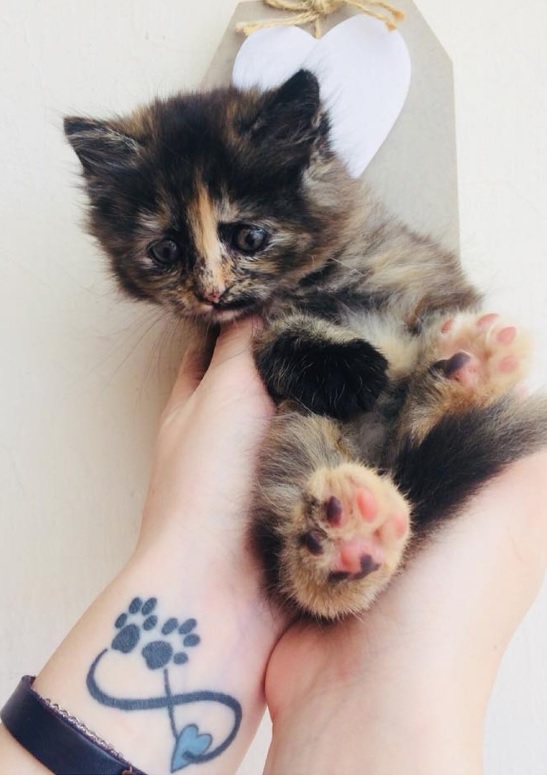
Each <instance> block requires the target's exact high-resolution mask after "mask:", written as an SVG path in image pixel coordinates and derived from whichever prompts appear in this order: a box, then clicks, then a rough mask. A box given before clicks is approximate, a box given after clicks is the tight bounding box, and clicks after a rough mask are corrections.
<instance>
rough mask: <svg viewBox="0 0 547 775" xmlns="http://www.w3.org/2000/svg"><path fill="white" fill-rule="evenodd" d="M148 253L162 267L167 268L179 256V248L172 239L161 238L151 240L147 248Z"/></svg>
mask: <svg viewBox="0 0 547 775" xmlns="http://www.w3.org/2000/svg"><path fill="white" fill-rule="evenodd" d="M148 255H149V256H150V258H153V259H154V261H155V262H156V264H158V266H159V267H161V268H162V269H168V268H169V267H171V266H173V264H174V263H175V261H176V260H177V259H178V257H179V256H180V250H179V246H178V245H177V243H176V242H175V241H174V240H172V239H162V240H159V241H158V242H153V243H152V244H151V245H150V246H149V248H148Z"/></svg>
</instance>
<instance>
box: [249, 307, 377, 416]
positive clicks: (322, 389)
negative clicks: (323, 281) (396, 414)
mask: <svg viewBox="0 0 547 775" xmlns="http://www.w3.org/2000/svg"><path fill="white" fill-rule="evenodd" d="M255 358H256V363H257V367H258V370H259V372H260V374H261V376H262V379H263V380H264V382H265V384H266V386H267V388H268V390H269V392H270V393H271V395H272V396H273V397H274V398H286V399H290V400H293V401H295V402H297V403H298V404H300V405H301V406H303V407H305V408H306V409H311V411H313V412H316V413H318V414H324V415H328V416H330V417H334V418H336V419H340V420H347V419H349V418H350V417H352V416H354V415H355V414H358V413H359V412H363V411H367V410H369V409H371V408H372V406H373V405H374V403H375V401H376V399H377V397H378V396H379V394H380V393H381V392H382V390H383V389H384V388H385V386H386V383H387V377H386V367H387V361H386V359H385V358H384V356H383V355H382V354H381V353H380V352H379V351H378V350H377V349H375V348H374V347H373V346H372V345H371V344H369V343H368V342H366V341H364V340H363V339H361V338H359V337H358V336H356V335H355V334H354V333H352V332H351V331H348V330H346V329H343V328H341V327H340V326H336V325H334V324H331V323H328V322H326V321H324V320H321V319H319V318H313V317H311V316H307V315H296V314H295V315H290V316H287V317H284V318H279V319H277V320H275V321H274V322H273V323H272V324H271V325H270V326H269V327H268V328H266V329H265V330H264V331H263V332H262V334H261V335H260V336H259V338H258V339H257V340H256V342H255Z"/></svg>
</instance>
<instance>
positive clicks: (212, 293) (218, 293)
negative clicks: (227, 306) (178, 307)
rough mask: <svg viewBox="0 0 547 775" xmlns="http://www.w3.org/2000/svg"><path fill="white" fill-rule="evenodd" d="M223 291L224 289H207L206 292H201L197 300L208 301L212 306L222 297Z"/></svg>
mask: <svg viewBox="0 0 547 775" xmlns="http://www.w3.org/2000/svg"><path fill="white" fill-rule="evenodd" d="M225 290H226V288H208V289H207V290H203V291H202V292H201V293H200V294H199V296H198V298H200V299H201V300H202V301H210V302H211V303H212V304H217V302H218V301H220V299H221V298H222V296H223V295H224V291H225ZM196 295H197V294H196Z"/></svg>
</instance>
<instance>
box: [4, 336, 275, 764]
mask: <svg viewBox="0 0 547 775" xmlns="http://www.w3.org/2000/svg"><path fill="white" fill-rule="evenodd" d="M252 330H253V322H252V321H247V322H244V323H241V324H237V325H233V326H231V327H230V328H228V329H226V330H224V331H223V332H222V333H221V334H220V336H219V338H218V341H217V342H216V345H215V348H214V353H213V355H212V359H211V362H210V364H209V365H208V360H209V357H208V354H207V348H202V347H201V346H198V347H197V348H196V347H192V349H190V350H189V351H188V353H187V355H186V357H185V358H184V361H183V364H182V366H181V369H180V373H179V376H178V378H177V380H176V383H175V386H174V388H173V392H172V395H171V398H170V400H169V403H168V405H167V407H166V409H165V411H164V413H163V416H162V419H161V423H160V430H159V434H158V441H157V445H156V451H155V456H154V462H153V467H152V477H151V484H150V489H149V493H148V498H147V501H146V505H145V509H144V515H143V522H142V530H141V535H140V538H139V541H138V544H137V548H136V550H135V552H134V554H133V556H132V557H131V558H130V560H129V562H128V563H127V565H126V566H125V567H124V568H123V569H122V570H121V571H120V573H119V574H118V576H117V577H116V578H115V579H114V580H113V581H112V582H111V583H110V585H109V586H108V587H107V588H106V590H105V591H104V592H103V593H102V594H101V595H100V596H99V597H98V598H97V599H96V600H95V602H94V603H93V605H92V606H91V607H90V608H89V609H88V610H87V612H86V613H85V614H84V615H83V616H82V618H81V619H80V621H79V622H78V623H77V625H76V626H75V627H74V629H73V630H72V631H71V632H70V633H69V635H68V636H67V637H66V639H65V640H64V641H63V643H62V644H61V645H60V646H59V648H58V649H57V650H56V651H55V653H54V654H53V656H52V657H51V659H50V660H49V662H48V663H47V665H46V666H45V668H44V669H43V670H42V671H41V672H40V673H39V675H38V677H37V679H36V681H35V684H34V686H35V689H36V690H37V691H38V692H39V693H40V694H41V695H42V696H43V697H49V698H52V699H53V700H54V701H55V702H56V703H57V704H59V705H60V706H61V707H63V708H65V709H66V710H67V712H69V713H70V714H71V715H74V716H77V717H78V718H80V719H81V720H82V721H83V722H84V723H85V724H86V725H87V726H88V727H89V728H90V729H92V730H93V731H94V733H96V734H97V735H99V736H100V737H102V738H104V739H105V740H107V741H108V743H109V744H110V745H112V746H114V748H116V749H117V750H120V751H123V752H126V756H127V758H128V760H130V761H131V762H132V763H133V764H135V766H137V767H140V768H141V769H142V770H144V771H145V772H154V773H163V772H168V771H169V772H172V771H173V770H172V766H171V764H170V763H171V762H172V761H177V762H178V763H180V762H181V761H183V760H184V757H185V756H186V753H185V752H187V749H188V750H189V751H190V753H191V754H192V755H193V754H194V753H196V750H195V745H199V746H202V748H200V750H199V751H198V752H197V754H199V755H201V754H203V758H202V759H200V772H202V773H203V775H209V774H212V773H214V775H221V774H222V775H224V774H225V775H231V773H233V772H235V771H236V769H237V767H238V766H239V763H240V761H241V758H242V756H243V755H244V753H245V751H246V749H247V747H248V745H249V743H250V741H251V739H252V737H253V736H254V734H255V731H256V727H257V725H258V723H259V721H260V718H261V716H262V714H263V709H264V692H263V681H264V673H265V668H266V664H267V661H268V658H269V655H270V653H271V650H272V648H273V645H274V643H275V642H276V640H277V639H278V637H279V633H280V632H281V630H282V628H283V627H284V622H283V619H282V617H277V616H275V615H274V614H273V610H272V608H271V606H270V605H268V604H267V602H266V601H265V597H264V592H263V588H262V574H261V569H260V565H259V563H258V562H257V560H256V559H255V557H254V555H253V553H252V552H251V550H250V547H249V546H248V539H247V535H248V514H247V512H248V506H249V501H250V498H251V489H252V481H253V476H254V467H255V464H256V461H257V453H258V448H259V445H260V441H261V438H262V435H263V433H264V431H265V430H266V427H267V424H268V420H269V418H270V416H271V415H272V413H273V407H272V404H271V402H270V399H269V398H268V396H267V394H266V391H265V389H264V388H263V386H262V384H261V382H260V379H259V377H258V375H257V373H256V370H255V367H254V363H253V358H252V354H251V347H250V344H251V338H252ZM143 601H146V602H143ZM151 611H154V614H153V615H150V616H148V614H149V613H150V612H151ZM173 623H174V625H173ZM179 623H185V624H186V625H188V626H189V627H190V629H191V630H194V628H195V627H197V628H198V632H199V635H196V634H195V632H193V633H192V635H187V630H181V629H180V628H179V629H177V626H178V624H179ZM185 633H186V634H185ZM177 649H178V650H179V651H177ZM190 652H191V653H190ZM177 659H178V661H177ZM167 685H169V690H167V689H166V686H167ZM189 686H191V687H192V690H193V691H192V692H190V693H188V687H189ZM185 692H186V694H185ZM168 696H169V697H171V702H174V700H173V697H178V698H179V699H178V701H179V702H180V703H182V704H184V705H185V708H186V710H185V716H184V718H185V719H186V725H185V726H183V725H182V723H181V721H180V719H178V718H176V717H175V715H174V714H173V706H172V705H171V704H170V702H167V703H166V699H165V698H166V697H168ZM135 697H137V698H138V700H135ZM219 698H224V699H219ZM165 703H166V704H165ZM169 708H171V710H170V711H169ZM222 709H224V715H222V712H220V715H219V711H222ZM197 728H199V730H200V735H199V736H198V737H197V738H196V737H195V735H196V734H197V733H196V732H195V729H197ZM192 735H194V737H192ZM204 744H205V746H206V748H205V749H203V745H204ZM0 749H2V756H4V759H5V758H6V757H7V756H9V757H14V758H13V759H10V760H9V761H10V767H11V771H15V770H16V769H17V770H18V771H22V770H23V769H24V768H25V767H26V770H25V771H28V772H29V773H30V772H32V773H34V772H36V773H38V772H40V773H41V772H42V771H43V768H42V767H40V765H38V764H37V763H35V762H32V763H30V762H29V756H28V754H27V753H26V752H25V751H24V750H23V749H21V748H20V747H18V746H17V745H16V744H15V742H14V741H13V740H11V739H9V737H6V735H3V739H2V733H1V730H0ZM2 756H0V759H1V758H2ZM0 771H2V772H6V773H7V772H9V771H10V770H6V769H5V768H2V765H1V764H0Z"/></svg>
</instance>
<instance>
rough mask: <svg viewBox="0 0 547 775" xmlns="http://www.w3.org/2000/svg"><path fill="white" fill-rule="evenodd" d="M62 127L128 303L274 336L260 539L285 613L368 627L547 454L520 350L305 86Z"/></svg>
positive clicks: (266, 370)
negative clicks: (407, 561) (363, 619)
mask: <svg viewBox="0 0 547 775" xmlns="http://www.w3.org/2000/svg"><path fill="white" fill-rule="evenodd" d="M65 132H66V135H67V137H68V139H69V141H70V143H71V144H72V146H73V148H74V150H75V151H76V153H77V155H78V157H79V158H80V161H81V163H82V166H83V174H84V179H85V183H86V188H87V191H88V194H89V199H90V205H91V206H90V213H89V216H90V217H89V227H90V230H91V233H92V234H93V235H95V237H96V238H97V239H98V240H99V242H100V244H101V245H102V247H103V248H104V249H105V251H106V253H107V254H108V256H109V257H110V260H111V264H112V268H113V271H114V274H115V275H116V277H117V278H118V280H119V282H120V284H121V286H122V288H124V289H125V290H126V291H127V293H129V294H130V295H131V296H133V297H135V298H137V299H145V300H148V301H152V302H155V303H158V304H162V305H164V306H166V307H168V308H170V309H171V310H174V311H175V312H176V313H177V314H178V315H180V316H181V317H189V318H193V319H195V320H198V321H203V323H204V324H205V323H211V322H213V323H217V324H219V323H220V324H221V323H226V322H228V321H231V320H234V319H235V318H237V317H240V316H243V315H247V314H249V313H255V314H256V313H258V314H260V315H261V316H262V317H263V318H264V320H265V322H266V325H265V328H264V331H263V333H262V334H261V335H260V337H259V338H258V339H257V341H256V343H255V354H256V362H257V364H258V368H259V370H260V373H261V374H262V376H263V378H264V380H265V383H266V385H267V387H268V389H269V391H270V393H271V394H272V396H274V397H275V398H276V399H277V400H278V402H279V415H278V417H277V419H276V421H275V422H274V423H273V424H272V428H271V431H270V433H269V436H268V438H267V440H266V443H265V445H264V449H263V452H262V455H261V461H260V469H259V477H258V479H259V484H258V487H257V489H256V498H255V512H254V515H253V519H254V522H253V525H254V536H255V539H256V542H257V545H258V547H259V548H260V551H261V552H262V554H263V557H264V562H265V568H266V575H267V582H268V586H269V587H270V589H271V590H273V591H275V593H276V594H277V595H278V596H279V597H280V599H281V600H282V601H283V602H284V604H285V605H287V606H291V607H293V608H295V609H296V610H298V611H299V612H301V613H307V614H311V615H313V616H315V617H318V618H324V619H333V618H336V617H339V616H342V615H346V614H349V613H352V612H358V611H362V610H363V609H365V608H366V607H367V606H369V605H370V603H371V602H372V600H373V599H374V597H375V596H376V595H377V593H378V592H379V591H380V590H381V589H382V588H383V587H384V586H385V585H386V583H387V582H388V581H389V579H390V577H391V576H392V575H393V574H394V573H395V572H396V571H397V569H398V568H399V567H400V565H401V563H402V561H403V558H404V556H405V555H406V554H408V551H409V549H411V548H412V547H415V546H417V545H418V543H419V542H420V540H421V539H422V538H423V536H424V535H427V533H428V532H430V531H431V530H432V528H433V527H434V526H435V525H437V524H439V522H440V521H442V520H445V519H447V518H448V517H450V516H452V515H453V514H454V513H455V512H457V511H458V510H459V509H460V508H461V507H462V505H463V504H464V503H465V502H466V501H467V500H468V499H469V498H470V497H471V496H472V495H473V494H474V493H475V492H476V491H477V489H478V488H479V487H480V486H481V485H482V484H483V483H484V482H486V481H487V480H489V479H490V478H491V477H493V476H495V475H496V474H497V473H499V472H500V471H501V470H502V469H503V468H504V467H505V466H506V465H507V464H509V463H510V462H511V461H514V460H516V459H517V458H520V457H522V456H524V455H526V454H528V453H530V452H532V451H534V450H535V449H537V448H539V447H540V446H542V445H543V444H545V443H546V442H547V405H546V403H545V400H544V399H538V398H522V397H519V396H518V395H517V392H518V391H516V390H515V387H516V386H517V385H518V383H519V381H520V380H521V378H522V376H523V374H524V372H525V370H526V366H527V360H528V343H527V340H526V338H525V336H524V335H523V334H521V333H520V331H519V330H518V329H517V328H516V327H515V326H513V325H511V324H508V323H507V322H505V321H504V320H503V319H502V318H501V317H499V316H498V315H494V314H485V313H482V312H481V311H480V309H481V297H480V295H479V294H478V293H477V291H476V290H475V289H474V288H473V287H472V286H471V285H470V284H469V282H468V280H467V279H466V278H465V276H464V274H463V272H462V269H461V267H460V264H459V261H458V259H457V258H456V256H454V255H452V254H451V253H448V252H446V251H445V250H443V249H442V248H441V247H440V246H439V245H436V244H435V243H434V242H433V241H432V240H431V239H430V238H427V237H422V236H420V235H417V234H415V233H413V232H412V231H411V230H410V229H408V228H406V227H405V226H403V225H401V224H400V223H399V222H397V221H396V220H395V219H393V218H392V217H389V216H387V215H386V213H385V212H384V211H383V209H382V208H381V207H380V206H379V205H378V204H377V203H376V202H375V201H374V200H373V198H372V197H371V196H370V194H369V193H368V192H367V191H366V190H364V189H363V186H362V184H361V183H359V182H358V181H355V180H353V179H352V178H350V177H349V175H348V174H347V172H346V171H345V168H344V166H343V165H342V163H341V161H340V160H339V159H338V158H337V157H336V156H335V155H334V153H333V152H332V150H331V148H330V145H329V122H328V117H327V115H326V112H325V110H324V109H323V107H322V105H321V101H320V95H319V86H318V83H317V80H316V79H315V77H314V76H313V75H312V74H310V73H309V72H306V71H300V72H298V73H297V74H296V75H295V76H293V77H292V78H291V79H290V80H288V81H287V82H286V83H285V84H284V85H283V86H281V87H280V88H278V89H275V90H271V91H269V92H266V93H259V92H256V91H247V92H242V91H238V90H237V89H235V88H228V89H221V90H218V91H213V92H211V93H207V94H190V95H183V96H176V97H173V98H171V99H168V100H157V101H155V102H154V103H152V104H151V105H150V106H148V107H145V108H142V109H140V110H138V111H137V112H135V113H134V114H133V115H131V116H130V117H128V118H122V119H115V120H111V121H95V120H89V119H86V118H67V119H66V120H65Z"/></svg>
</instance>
